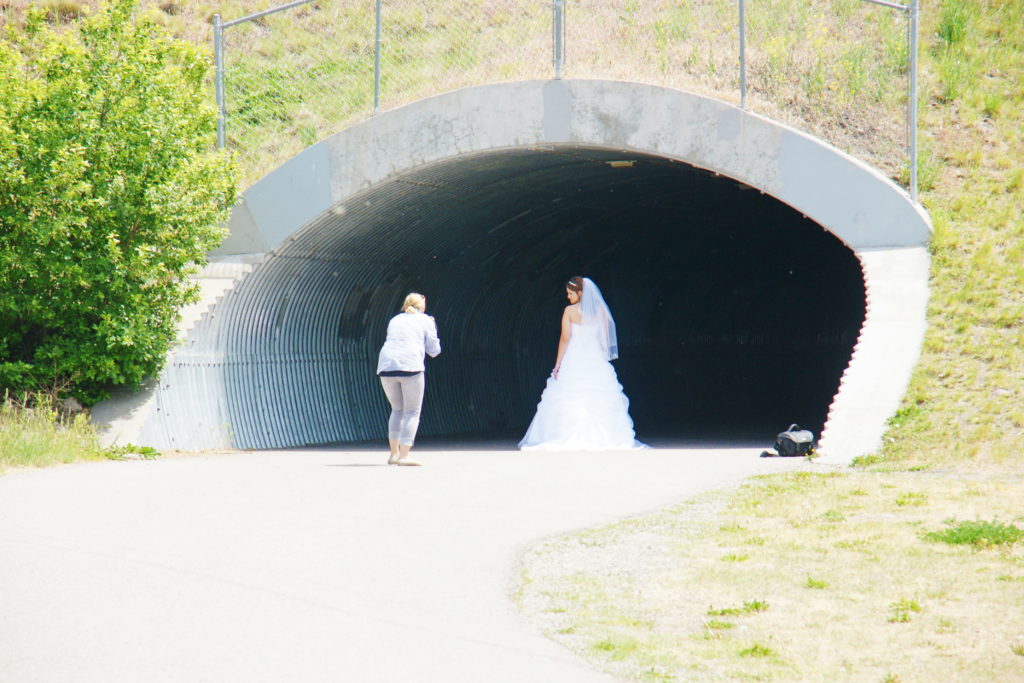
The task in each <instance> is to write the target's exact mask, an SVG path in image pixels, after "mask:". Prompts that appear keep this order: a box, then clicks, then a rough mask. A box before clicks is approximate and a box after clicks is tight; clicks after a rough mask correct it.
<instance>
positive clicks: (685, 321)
mask: <svg viewBox="0 0 1024 683" xmlns="http://www.w3.org/2000/svg"><path fill="white" fill-rule="evenodd" d="M577 274H578V275H584V276H588V277H590V278H592V279H593V280H594V281H595V282H596V283H597V284H598V285H599V286H600V287H601V289H602V291H603V293H604V296H605V298H606V300H607V302H608V304H609V306H610V308H611V310H612V313H613V314H614V316H615V320H616V325H617V328H618V335H619V347H620V358H619V360H617V361H615V364H614V365H615V368H616V371H617V372H618V376H619V380H620V382H621V383H622V385H623V387H624V390H625V392H626V395H627V396H628V397H629V399H630V413H631V415H632V417H633V419H634V422H635V426H636V432H637V437H638V438H639V439H641V440H645V441H649V442H653V443H655V444H659V443H667V442H677V441H678V442H685V441H689V440H709V439H710V440H746V439H758V440H761V441H763V440H765V439H768V440H769V443H770V440H771V438H772V437H774V434H775V433H776V432H778V431H781V430H782V429H784V428H786V427H788V426H789V424H791V423H799V424H800V425H801V426H803V427H805V428H809V429H811V430H813V431H814V432H815V433H816V434H817V433H820V430H821V428H822V426H823V424H824V422H825V419H826V416H827V411H828V408H829V405H830V403H831V401H832V398H833V396H834V395H835V393H836V391H837V389H838V386H839V381H840V378H841V376H842V373H843V371H844V370H845V368H846V366H847V364H848V362H849V360H850V356H851V352H852V348H853V345H854V344H855V342H856V340H857V336H858V334H859V331H860V328H861V324H862V323H863V320H864V315H865V293H864V282H863V276H862V273H861V270H860V266H859V262H858V260H857V258H856V256H855V255H854V253H853V252H852V251H851V250H850V249H849V248H848V247H847V246H846V245H844V244H843V243H842V242H841V241H839V240H838V239H837V238H836V237H835V236H833V235H832V234H831V233H829V232H827V231H826V230H825V229H823V228H822V226H820V225H818V224H817V223H815V222H813V221H812V220H809V219H807V218H805V217H803V216H801V214H800V213H798V212H797V211H795V210H793V209H792V208H790V207H789V206H786V205H784V204H783V203H781V202H779V201H778V200H776V199H774V198H773V197H771V196H769V195H766V194H762V193H761V192H760V191H758V190H756V189H753V188H751V187H748V186H746V185H743V184H742V183H739V182H737V181H735V180H733V179H730V178H727V177H722V176H718V175H716V174H714V173H711V172H708V171H705V170H702V169H698V168H695V167H693V166H690V165H687V164H685V163H681V162H676V161H672V160H668V159H663V158H658V157H653V156H648V155H642V154H637V153H633V152H621V151H616V150H608V149H594V148H581V147H556V148H544V149H538V148H528V149H527V148H521V149H508V150H499V151H494V152H490V153H486V154H476V155H467V156H464V157H459V158H455V159H452V160H449V161H445V162H442V163H437V164H433V165H429V166H424V167H421V168H418V169H415V170H412V171H410V172H406V173H404V174H402V175H401V176H399V177H396V178H394V179H393V180H391V181H389V182H387V183H384V184H381V185H378V186H375V187H373V188H371V189H369V190H366V191H365V192H364V193H362V194H361V195H360V196H358V197H355V198H352V199H351V200H349V201H347V202H346V203H345V204H344V205H343V206H337V207H335V208H334V210H332V211H330V212H328V213H326V214H324V215H322V216H320V217H319V218H317V219H316V220H314V221H312V222H311V223H310V224H308V225H307V226H305V227H304V228H303V229H302V230H300V231H299V232H298V233H296V234H295V235H294V236H293V237H292V238H291V239H289V240H288V241H287V242H286V243H285V244H284V245H282V246H281V247H280V248H278V249H277V250H276V251H275V252H274V253H273V254H272V255H271V256H270V257H269V258H268V259H267V260H266V261H265V262H264V264H263V265H262V266H261V267H260V268H259V269H258V270H257V271H256V272H254V273H253V274H252V275H251V276H249V278H247V279H246V280H244V281H243V282H242V283H241V285H240V286H239V287H238V291H237V292H236V296H235V297H233V299H232V301H233V303H231V304H230V305H228V306H227V307H226V308H225V310H224V311H222V312H223V313H224V314H225V315H227V316H229V317H230V316H235V318H236V324H235V326H234V328H235V329H237V330H238V331H237V332H236V333H235V334H234V336H233V339H232V340H229V341H228V342H227V346H228V349H227V350H228V355H229V356H232V355H233V357H234V358H235V359H236V360H237V361H238V362H236V363H234V364H230V363H229V366H230V367H229V372H236V373H239V377H238V379H239V381H240V383H232V382H229V383H228V385H229V386H238V387H239V388H238V389H236V391H238V392H248V393H246V396H245V398H244V400H245V401H247V402H251V401H254V400H258V401H262V404H261V405H264V406H265V407H264V410H263V411H262V416H261V417H260V419H259V420H248V421H246V420H245V419H243V418H242V417H241V415H240V414H239V415H233V416H232V417H231V422H232V425H233V427H234V429H235V431H236V434H237V437H238V440H239V441H240V443H239V445H240V446H245V447H274V446H279V445H301V444H316V443H328V442H339V441H361V440H367V439H383V438H385V437H386V421H387V412H388V409H387V405H386V401H385V398H384V396H383V393H382V392H381V390H380V387H379V384H378V383H377V380H376V377H375V376H374V374H373V373H374V370H375V367H376V357H377V351H378V349H379V347H380V344H381V343H382V342H383V340H384V333H385V329H386V325H387V321H388V319H389V318H390V317H391V316H392V315H394V314H395V313H397V312H398V311H397V309H398V306H399V304H400V303H401V300H402V298H403V297H404V295H405V294H406V293H407V292H410V291H418V292H422V293H423V294H425V295H426V296H427V300H428V313H430V314H432V315H434V316H435V318H436V320H437V323H438V327H439V330H440V335H441V340H442V344H443V347H444V351H443V353H442V354H441V356H440V357H438V358H437V359H433V360H428V364H427V394H426V399H425V403H424V410H423V417H422V422H421V427H420V434H421V436H422V437H424V438H429V437H430V436H435V437H438V436H442V437H445V438H447V439H450V440H456V441H457V440H458V439H460V438H464V439H476V440H479V439H494V440H496V441H503V440H515V439H518V438H519V437H520V436H521V435H522V434H523V432H524V431H525V429H526V427H527V425H528V424H529V421H530V419H531V418H532V415H533V411H534V408H535V406H536V403H537V401H538V400H539V397H540V393H541V390H542V389H543V386H544V382H545V380H546V377H547V376H548V374H549V373H550V370H551V366H552V365H553V362H554V357H555V352H556V346H557V341H558V333H559V320H560V316H561V310H562V307H563V306H564V305H565V304H566V301H565V293H564V286H563V283H564V282H565V281H566V279H568V278H569V277H570V276H572V275H577ZM246 302H247V303H246ZM243 359H244V362H242V360H243ZM261 364H262V365H261ZM243 366H244V368H245V369H242V368H243ZM255 366H259V367H262V368H264V369H262V370H258V371H255V372H254V371H253V370H252V368H253V367H255ZM282 367H283V368H286V370H282V369H281V368H282ZM230 368H235V370H231V369H230ZM275 368H276V369H275ZM243 372H244V373H245V376H246V377H248V378H250V379H247V380H246V379H244V378H242V377H241V374H242V373H243ZM253 377H255V378H256V379H251V378H253ZM243 380H244V381H243ZM296 393H300V394H302V395H304V396H308V397H309V401H310V403H311V404H314V405H317V406H319V408H317V409H316V410H312V409H298V410H296V409H295V407H294V405H293V404H294V403H295V399H294V398H289V399H287V400H286V398H284V397H289V396H294V395H295V394H296ZM230 398H231V397H230V396H229V399H230ZM238 400H239V401H241V400H242V398H241V397H238ZM289 401H291V403H289ZM230 404H231V402H230V401H229V411H230V410H231V407H230ZM250 423H251V424H250ZM286 423H287V424H286ZM274 430H277V431H278V433H287V434H290V435H291V436H289V437H287V439H286V440H290V441H291V442H292V443H280V442H279V441H280V439H278V441H275V440H274V439H273V438H271V437H270V436H269V435H270V434H271V433H272V432H273V431H274Z"/></svg>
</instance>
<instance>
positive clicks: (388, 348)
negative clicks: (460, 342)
mask: <svg viewBox="0 0 1024 683" xmlns="http://www.w3.org/2000/svg"><path fill="white" fill-rule="evenodd" d="M425 353H429V354H430V357H431V358H434V357H435V356H437V355H438V354H439V353H441V340H439V339H438V338H437V324H436V323H435V322H434V319H433V318H432V317H431V316H429V315H427V314H426V313H399V314H398V315H396V316H395V317H394V318H392V319H391V322H389V323H388V338H387V341H385V342H384V346H382V347H381V349H380V356H379V357H378V358H377V373H378V374H379V373H381V372H385V371H387V370H404V371H406V372H422V371H423V356H424V354H425Z"/></svg>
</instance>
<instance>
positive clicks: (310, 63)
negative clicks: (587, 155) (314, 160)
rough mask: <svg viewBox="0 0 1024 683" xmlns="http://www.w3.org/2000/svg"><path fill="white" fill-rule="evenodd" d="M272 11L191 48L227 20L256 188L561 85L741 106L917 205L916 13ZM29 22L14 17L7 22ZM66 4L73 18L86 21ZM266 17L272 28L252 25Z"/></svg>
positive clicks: (333, 4)
mask: <svg viewBox="0 0 1024 683" xmlns="http://www.w3.org/2000/svg"><path fill="white" fill-rule="evenodd" d="M270 1H271V0H264V1H263V2H261V3H256V2H253V1H251V0H222V2H220V5H219V7H221V8H222V11H223V13H224V16H223V17H219V15H218V17H213V16H211V15H209V13H208V10H207V15H205V16H202V17H201V16H200V15H199V14H196V15H195V21H194V22H192V23H195V24H196V26H195V27H190V30H188V31H187V32H186V33H185V36H186V37H190V38H193V39H196V37H197V36H201V35H209V33H208V32H209V28H207V25H206V23H205V22H206V20H210V19H213V20H214V29H213V32H214V34H215V37H217V35H216V34H219V38H220V40H219V43H220V45H219V53H220V57H221V59H220V66H221V76H222V86H221V87H220V88H219V90H220V96H221V97H220V100H221V107H222V112H223V121H222V124H223V135H222V144H224V145H226V146H227V147H228V148H229V149H231V150H233V151H234V152H235V153H236V154H237V156H238V158H239V161H240V163H241V166H242V168H243V171H244V174H245V177H246V181H248V182H251V181H253V180H255V179H257V178H258V177H260V176H261V175H263V174H264V173H266V172H267V171H269V170H271V169H273V168H275V167H276V166H278V165H280V163H281V162H283V161H284V160H286V159H288V158H289V157H291V156H292V155H294V154H295V153H296V152H298V151H300V150H302V149H304V148H306V147H308V146H309V145H311V144H313V143H314V142H316V141H318V140H321V139H323V138H325V137H327V136H328V135H330V134H332V133H334V132H337V131H338V130H341V129H342V128H344V127H346V126H348V125H351V124H352V123H354V122H356V121H359V120H362V119H364V118H367V117H370V116H372V115H373V114H374V113H375V112H377V111H382V110H387V109H392V108H394V107H398V106H401V105H403V104H407V103H409V102H412V101H415V100H418V99H421V98H423V97H428V96H430V95H435V94H439V93H443V92H447V91H450V90H454V89H457V88H461V87H466V86H471V85H482V84H486V83H493V82H499V81H511V80H520V79H548V78H557V77H564V78H602V79H621V80H630V81H640V82H646V83H653V84H657V85H664V86H667V87H672V88H680V89H685V90H689V91H692V92H698V93H701V94H704V95H709V96H712V97H716V98H718V99H721V100H725V101H728V102H732V103H734V104H737V105H740V106H744V107H745V108H747V109H748V110H750V111H753V112H756V113H760V114H764V115H766V116H768V117H770V118H773V119H776V120H780V121H783V122H785V123H788V124H790V125H793V126H794V127H797V128H800V129H802V130H806V131H808V132H810V133H812V134H814V135H816V136H818V137H821V138H823V139H825V140H828V141H829V142H831V143H833V144H834V145H836V146H837V147H839V148H840V149H843V150H845V151H847V152H849V153H851V154H853V155H854V156H857V157H859V158H861V159H864V160H865V161H867V162H869V163H871V164H873V165H874V166H876V167H878V168H880V169H881V170H882V171H883V172H884V173H886V174H888V175H890V176H891V177H893V178H897V179H899V180H900V181H901V182H903V183H904V185H909V186H910V187H911V190H912V192H913V191H914V187H913V185H914V183H913V178H912V177H911V172H910V170H911V167H912V166H911V164H909V163H908V156H909V149H908V148H909V146H910V145H911V143H912V141H913V139H914V137H915V136H914V134H913V125H914V121H913V119H914V115H913V112H912V111H911V109H912V106H911V105H913V104H915V103H914V102H913V101H912V100H910V99H909V98H908V92H909V90H910V85H911V83H910V78H911V77H912V75H913V67H912V66H911V64H912V57H913V55H914V52H915V51H916V50H915V49H914V48H913V47H912V38H913V35H912V31H911V28H912V22H911V19H912V18H913V16H914V13H915V12H916V3H917V0H905V2H906V3H907V4H900V3H899V2H896V1H894V0H685V1H680V0H487V1H486V2H483V1H481V0H297V1H295V2H291V3H287V4H284V5H279V6H277V7H273V6H271V5H270ZM26 4H27V0H25V1H24V2H17V1H13V0H12V1H9V2H7V3H4V2H0V22H3V20H4V15H5V13H6V14H7V15H8V16H11V15H12V14H14V15H19V16H20V14H21V13H22V12H23V6H24V5H26ZM51 4H52V5H53V6H54V7H55V8H57V9H55V10H54V11H55V12H58V11H59V7H58V6H61V7H63V6H64V5H68V6H69V7H70V6H72V5H75V4H76V3H60V2H53V3H51ZM78 4H83V3H78ZM85 4H95V3H94V2H93V0H88V2H87V3H85ZM142 4H143V5H144V6H152V7H154V8H155V7H164V6H170V5H175V6H177V7H178V8H179V10H180V12H181V13H182V14H181V16H180V17H178V20H179V21H181V20H183V19H186V18H188V17H189V16H190V13H192V12H193V11H195V12H198V10H194V9H193V8H191V6H190V5H188V4H187V3H183V2H177V3H174V2H162V3H156V2H155V0H143V3H142ZM254 7H258V8H262V9H263V10H264V11H262V12H256V13H255V14H249V15H248V16H242V15H243V14H244V12H245V11H246V10H248V11H250V12H251V11H252V9H253V8H254ZM5 8H6V9H5ZM12 8H13V9H12ZM165 10H166V8H165ZM229 11H230V12H231V13H233V14H234V15H235V16H230V15H229ZM65 19H66V18H65ZM218 19H219V20H220V21H219V28H218V23H217V21H218ZM213 42H214V41H211V44H212V43H213Z"/></svg>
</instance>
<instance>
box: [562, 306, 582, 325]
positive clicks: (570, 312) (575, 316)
mask: <svg viewBox="0 0 1024 683" xmlns="http://www.w3.org/2000/svg"><path fill="white" fill-rule="evenodd" d="M564 315H567V316H568V317H569V319H570V320H572V321H573V322H574V323H578V322H579V321H580V320H582V319H583V316H582V315H581V314H580V305H579V304H569V305H568V306H566V307H565V313H564Z"/></svg>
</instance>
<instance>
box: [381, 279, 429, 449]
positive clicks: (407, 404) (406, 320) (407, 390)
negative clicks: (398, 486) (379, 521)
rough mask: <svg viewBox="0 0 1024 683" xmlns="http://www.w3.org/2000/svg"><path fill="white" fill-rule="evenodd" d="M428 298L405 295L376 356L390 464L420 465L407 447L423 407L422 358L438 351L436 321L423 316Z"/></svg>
mask: <svg viewBox="0 0 1024 683" xmlns="http://www.w3.org/2000/svg"><path fill="white" fill-rule="evenodd" d="M426 310H427V299H426V297H424V296H423V295H422V294H417V293H415V292H413V293H411V294H409V296H407V297H405V302H404V303H403V304H402V312H401V313H399V314H398V315H396V316H395V317H394V318H392V319H391V321H390V322H389V323H388V337H387V340H386V341H385V342H384V346H383V347H381V350H380V356H379V357H378V359H377V375H378V376H379V377H380V384H381V386H382V387H383V388H384V393H385V394H386V395H387V397H388V401H389V402H390V403H391V418H390V419H389V420H388V444H389V445H390V446H391V457H390V458H388V464H389V465H419V463H418V462H415V461H413V460H410V459H409V450H410V449H411V448H412V444H413V441H415V439H416V430H417V428H418V427H419V426H420V409H421V407H422V406H423V388H424V379H423V370H424V366H423V358H424V356H425V355H426V354H430V357H431V358H434V357H436V356H437V355H438V354H440V353H441V342H440V340H439V339H438V338H437V324H436V323H435V322H434V318H433V317H431V316H429V315H426Z"/></svg>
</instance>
